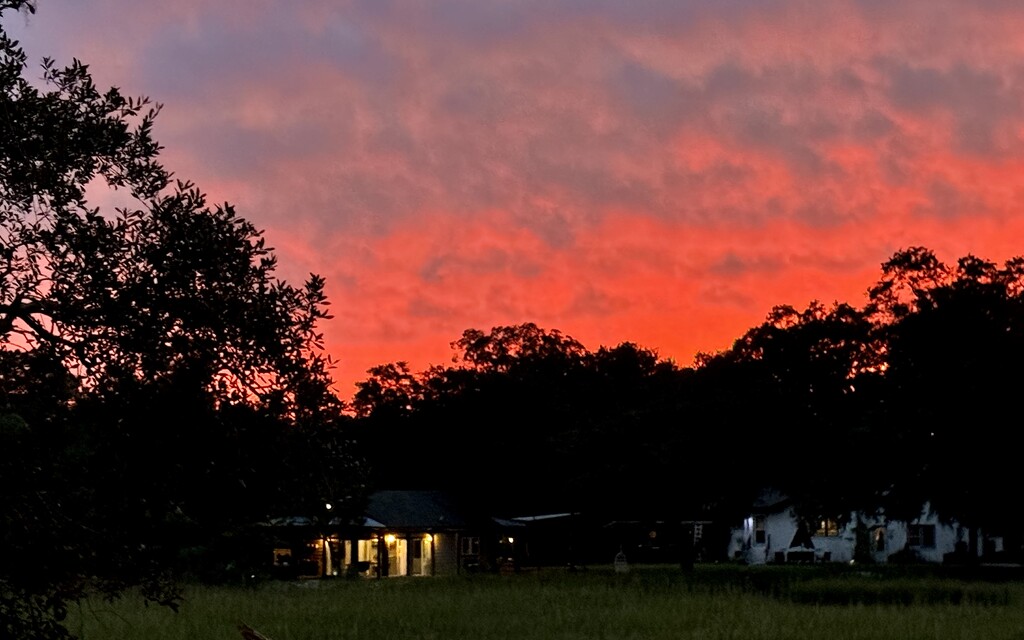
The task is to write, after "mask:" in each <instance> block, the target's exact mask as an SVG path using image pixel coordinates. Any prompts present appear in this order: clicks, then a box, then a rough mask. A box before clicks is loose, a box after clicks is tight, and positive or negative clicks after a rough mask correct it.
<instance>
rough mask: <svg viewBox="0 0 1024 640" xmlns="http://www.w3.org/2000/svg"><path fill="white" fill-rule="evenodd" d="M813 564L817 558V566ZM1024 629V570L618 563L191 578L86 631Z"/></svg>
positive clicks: (593, 634) (99, 636) (276, 635)
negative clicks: (440, 573)
mask: <svg viewBox="0 0 1024 640" xmlns="http://www.w3.org/2000/svg"><path fill="white" fill-rule="evenodd" d="M812 569H813V568H812ZM240 621H244V622H246V623H248V624H250V625H252V626H253V627H254V628H256V629H258V630H259V631H260V632H262V633H264V634H265V635H267V636H269V637H270V638H272V639H273V640H326V639H328V638H331V639H333V638H339V639H343V638H353V639H366V640H398V639H403V640H404V639H410V638H423V639H437V640H440V639H446V640H447V639H463V638H464V639H473V640H492V639H497V638H515V639H523V640H532V639H541V638H543V639H565V640H583V639H588V640H589V639H598V638H607V639H612V638H645V639H660V638H673V639H698V638H700V639H719V638H722V639H724V638H743V639H744V640H758V639H767V638H773V639H774V638H810V637H816V636H820V637H827V638H829V640H848V639H869V638H871V639H874V638H900V639H914V638H929V639H939V640H941V639H944V638H985V639H994V640H1000V639H1004V638H1005V639H1007V640H1009V639H1019V638H1024V583H1021V582H1019V581H1014V580H1002V581H998V582H994V581H983V580H974V579H972V580H965V579H957V578H954V577H948V576H940V575H928V576H925V575H920V576H918V575H885V574H881V573H874V572H872V573H867V572H852V571H851V572H845V573H828V574H823V572H821V571H814V570H810V571H804V570H802V569H800V568H784V569H781V570H774V569H772V570H765V571H761V570H757V569H755V568H740V567H700V568H698V569H697V570H696V571H694V572H693V573H691V574H683V573H681V572H679V571H678V569H674V568H671V567H667V568H666V567H636V568H634V569H633V570H632V571H631V572H630V573H628V574H624V575H623V574H615V573H614V572H612V571H611V568H610V567H609V568H607V569H604V568H599V569H590V570H588V571H583V572H577V573H567V572H564V571H562V570H556V569H551V570H542V571H539V572H532V573H527V574H522V575H515V576H495V575H472V576H459V577H453V578H409V579H403V578H397V579H388V580H380V581H377V580H356V581H348V580H338V581H323V582H316V581H312V582H300V583H267V584H263V585H261V586H259V587H256V588H241V587H239V588H234V587H208V586H194V587H190V588H188V589H187V590H186V601H185V603H184V604H183V606H182V607H181V610H180V612H179V613H177V614H175V613H174V612H172V611H169V610H167V609H164V608H161V607H155V606H150V607H146V606H144V605H143V604H142V602H141V600H140V599H138V598H125V599H124V600H122V601H118V602H115V603H109V604H108V603H101V602H85V603H83V604H82V606H81V607H80V608H79V609H78V610H74V611H72V616H71V619H70V623H71V624H70V628H71V629H72V631H74V632H76V633H78V634H79V635H80V637H82V638H83V639H84V640H106V639H114V638H117V639H124V640H135V639H138V640H142V639H146V640H172V639H173V640H179V639H181V640H184V639H188V640H200V639H206V638H210V639H214V640H217V639H223V640H229V639H230V640H239V638H240V637H241V636H240V635H239V633H238V631H237V628H236V625H237V623H238V622H240Z"/></svg>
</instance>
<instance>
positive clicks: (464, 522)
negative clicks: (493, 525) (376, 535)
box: [366, 490, 475, 530]
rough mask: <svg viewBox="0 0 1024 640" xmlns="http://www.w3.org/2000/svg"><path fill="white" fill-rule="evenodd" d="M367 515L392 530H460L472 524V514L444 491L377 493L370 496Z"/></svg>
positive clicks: (391, 491) (384, 491)
mask: <svg viewBox="0 0 1024 640" xmlns="http://www.w3.org/2000/svg"><path fill="white" fill-rule="evenodd" d="M366 515H367V517H368V518H370V519H373V520H376V521H377V522H378V523H380V524H381V525H382V526H384V527H387V528H393V529H422V530H430V529H460V528H464V527H469V526H471V525H473V524H474V523H475V519H474V518H473V516H472V514H471V513H470V512H469V511H468V510H466V509H464V508H463V507H462V506H461V505H459V504H458V503H457V501H456V500H455V498H454V497H453V496H451V495H449V494H447V493H445V492H443V491H428V490H416V491H404V490H383V491H377V492H374V493H372V494H370V497H369V502H368V504H367V507H366Z"/></svg>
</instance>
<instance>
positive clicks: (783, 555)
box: [729, 504, 984, 564]
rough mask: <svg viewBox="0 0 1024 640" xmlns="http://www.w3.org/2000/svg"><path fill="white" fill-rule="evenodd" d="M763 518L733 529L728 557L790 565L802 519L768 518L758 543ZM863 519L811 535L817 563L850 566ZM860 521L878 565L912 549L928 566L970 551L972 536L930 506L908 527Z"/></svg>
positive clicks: (788, 511) (789, 514) (784, 513)
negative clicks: (836, 531) (835, 531)
mask: <svg viewBox="0 0 1024 640" xmlns="http://www.w3.org/2000/svg"><path fill="white" fill-rule="evenodd" d="M758 517H759V516H758V515H753V516H750V517H748V518H746V519H745V520H744V522H743V525H742V526H741V527H738V528H735V529H733V533H732V537H731V540H730V543H729V557H730V558H733V559H737V560H742V561H745V562H747V563H748V564H765V563H771V562H778V561H785V560H787V559H788V556H789V551H790V550H789V549H788V547H789V544H790V542H791V541H792V539H793V536H794V534H795V533H796V531H797V516H796V513H795V512H794V510H793V509H792V508H784V509H783V510H781V511H778V512H774V513H768V514H763V515H762V516H760V517H763V518H764V541H763V542H758V540H757V536H756V519H757V518H758ZM857 518H858V514H851V517H850V518H849V521H848V522H847V524H846V525H844V526H843V527H842V528H841V529H840V531H839V534H838V535H835V536H817V535H814V536H811V543H812V544H813V545H814V561H815V562H851V561H853V559H854V554H855V551H856V547H857V536H856V531H855V528H856V523H857ZM860 522H861V524H863V525H864V526H865V527H866V528H867V532H868V545H869V546H868V549H869V552H870V554H871V557H872V559H873V560H874V561H875V562H878V563H886V562H889V561H890V556H892V555H893V554H895V553H898V552H901V551H903V550H904V549H908V550H909V551H910V552H911V553H912V554H913V556H914V557H915V559H917V560H920V561H924V562H934V563H941V562H943V561H944V560H945V557H946V554H949V553H954V552H955V551H956V550H957V547H958V545H959V546H960V547H961V548H962V550H964V551H966V550H967V547H966V545H967V543H968V540H969V535H968V532H967V530H966V529H965V528H964V527H962V526H960V525H959V524H957V523H955V522H953V523H948V524H947V523H944V522H941V521H940V520H939V517H938V515H936V514H935V513H934V512H932V511H931V509H930V507H929V505H927V504H926V505H925V506H924V508H923V509H922V511H921V515H920V516H919V517H917V518H915V519H913V520H911V521H910V522H909V523H908V522H903V521H895V520H886V519H885V517H884V516H877V517H867V516H863V515H861V516H860ZM983 545H984V538H983V537H982V536H979V540H978V546H979V549H977V550H976V554H975V555H979V554H980V553H981V551H982V549H981V547H982V546H983Z"/></svg>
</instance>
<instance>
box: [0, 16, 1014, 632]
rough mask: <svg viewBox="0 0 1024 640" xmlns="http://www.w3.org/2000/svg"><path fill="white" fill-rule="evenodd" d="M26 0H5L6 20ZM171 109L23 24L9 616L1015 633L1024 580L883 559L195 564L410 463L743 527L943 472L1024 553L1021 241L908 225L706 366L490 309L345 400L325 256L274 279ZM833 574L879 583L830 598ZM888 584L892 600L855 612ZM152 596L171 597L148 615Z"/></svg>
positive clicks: (132, 626)
mask: <svg viewBox="0 0 1024 640" xmlns="http://www.w3.org/2000/svg"><path fill="white" fill-rule="evenodd" d="M31 11H34V3H32V2H27V1H25V0H0V18H2V19H3V20H7V19H8V18H9V17H10V16H11V15H12V14H13V15H17V12H24V13H28V12H31ZM159 110H160V107H159V105H157V104H155V103H153V102H152V101H150V100H149V99H147V98H144V97H143V98H133V97H127V96H125V95H123V94H122V93H121V92H120V90H118V89H116V88H111V89H99V88H97V87H96V86H95V85H94V83H93V80H92V77H91V75H90V72H89V69H88V67H87V66H86V65H85V64H83V63H81V62H79V61H77V60H76V61H72V63H71V64H69V65H67V66H63V65H61V64H57V63H56V62H54V61H50V60H43V61H41V66H35V64H34V63H33V64H32V65H30V64H29V61H28V60H27V59H26V56H25V54H24V52H23V51H22V50H21V48H20V46H19V45H18V43H16V42H14V41H12V40H11V39H10V38H9V37H8V35H7V33H6V31H4V30H2V29H0V509H2V510H0V552H2V553H3V561H2V562H0V637H3V638H8V637H10V638H19V639H28V638H46V639H52V638H63V637H68V636H69V635H70V634H73V633H78V634H79V635H84V636H85V637H133V636H132V634H136V635H135V636H134V637H147V638H160V637H183V636H185V635H188V636H189V637H233V633H234V631H233V630H232V629H231V628H229V627H226V626H225V624H227V623H225V620H224V618H225V616H228V615H230V616H232V617H233V616H236V615H237V616H242V617H245V618H247V619H251V620H252V621H253V623H254V624H255V623H259V624H261V625H265V626H266V628H267V630H268V631H269V632H270V633H271V635H272V636H273V637H274V638H276V639H277V640H280V639H281V638H312V637H325V636H329V637H360V638H390V637H409V636H413V637H438V638H448V637H476V638H489V637H499V636H500V637H522V638H530V637H546V638H559V637H562V638H569V637H579V638H584V637H586V638H592V637H600V636H602V635H604V636H607V637H634V636H640V637H751V638H757V637H783V636H785V635H786V633H787V632H791V631H793V630H794V629H799V630H800V635H801V636H809V635H811V634H812V633H814V634H817V633H821V634H823V635H824V634H826V633H827V635H828V636H829V637H831V638H845V637H903V638H913V637H954V636H956V637H961V636H964V635H972V636H975V637H987V638H999V637H1019V635H1017V636H1014V635H1013V633H1018V634H1019V632H1020V631H1021V624H1020V617H1021V615H1022V614H1021V613H1020V611H1021V610H1022V608H1021V607H1020V606H1003V605H1004V604H1009V605H1012V604H1013V603H1017V604H1018V605H1019V604H1020V588H1019V586H1018V585H1017V584H1016V583H1006V584H998V585H995V584H993V583H989V582H971V581H967V582H963V583H962V584H960V582H955V583H954V582H948V581H942V580H939V581H937V582H936V581H935V579H934V578H933V579H932V580H930V581H929V582H928V583H927V585H930V586H924V587H922V586H918V585H919V583H916V582H915V583H908V586H906V587H904V586H900V583H898V582H896V583H892V582H887V583H885V584H886V585H887V586H884V587H878V588H877V589H876V588H875V587H873V586H871V585H874V584H876V583H875V582H872V580H874V579H875V578H874V577H873V575H874V574H869V575H866V576H860V575H859V574H856V575H850V576H841V577H836V578H833V577H828V578H824V577H820V574H814V575H815V577H814V578H813V579H808V580H803V579H801V580H795V581H788V579H787V580H783V581H779V580H776V579H775V578H772V579H770V580H769V581H768V584H769V586H768V587H764V585H763V584H762V583H761V582H760V581H761V580H762V578H761V577H760V576H761V575H762V574H759V573H755V570H754V569H749V570H748V572H747V573H744V574H743V575H745V576H747V577H746V578H742V579H739V578H737V580H739V581H736V580H733V579H732V578H729V579H728V580H724V581H723V582H722V584H721V588H713V587H714V585H715V578H714V574H713V573H711V572H713V571H715V569H713V568H711V567H708V568H707V569H706V570H705V568H703V567H702V568H700V571H699V572H698V573H697V574H696V575H701V576H705V577H706V578H707V580H708V581H707V582H699V583H694V582H692V581H691V580H693V578H691V577H686V576H684V575H683V574H682V573H681V572H679V571H675V572H674V573H666V572H654V573H651V574H641V573H640V572H633V573H630V574H628V575H604V574H603V573H602V572H600V571H596V570H594V571H590V572H583V573H579V574H573V575H565V576H562V575H561V574H559V573H555V574H552V573H551V572H552V571H555V570H547V569H541V570H540V571H536V572H533V573H530V574H528V575H520V576H512V577H511V579H509V580H502V579H500V578H499V577H498V576H485V575H480V576H474V577H473V578H472V579H462V578H460V579H456V580H438V581H437V582H434V581H404V580H396V581H382V582H379V583H377V582H373V583H366V582H345V581H339V582H335V583H330V582H323V583H321V582H309V583H305V586H304V587H302V588H300V587H299V586H297V585H293V584H278V585H265V586H262V587H259V588H257V589H256V590H252V591H245V590H238V589H233V588H226V587H225V588H214V587H189V589H188V590H187V591H185V592H183V591H182V590H181V589H182V585H184V584H185V583H183V582H181V581H180V580H179V578H180V575H181V573H182V572H185V571H187V572H190V573H191V575H200V576H204V577H206V578H207V579H208V581H209V582H216V581H220V582H225V583H226V582H231V581H237V579H238V578H239V577H240V575H242V571H241V569H240V568H241V567H242V566H243V565H241V564H239V562H238V558H232V557H231V553H232V551H237V550H238V548H239V547H240V546H241V545H239V544H237V540H238V539H239V532H241V531H245V530H248V529H249V528H250V527H252V526H253V523H255V522H262V521H265V520H267V519H268V518H269V517H271V516H275V515H287V516H293V517H298V516H301V517H304V518H307V519H308V521H309V522H312V523H313V524H314V526H318V525H319V524H322V523H326V522H327V521H328V520H332V521H341V522H343V523H344V522H346V521H349V520H352V519H354V518H355V517H356V516H357V515H359V514H361V513H362V511H361V508H362V505H363V502H364V500H365V496H366V494H367V491H368V490H369V489H371V488H377V487H384V486H386V485H390V486H395V487H397V486H402V487H405V488H417V487H427V486H429V487H430V488H442V489H453V490H459V491H460V493H463V494H464V496H465V497H467V498H469V499H471V500H474V501H475V502H477V503H478V504H480V505H485V506H486V508H487V510H488V511H490V512H491V513H492V514H494V515H502V514H504V515H511V516H515V515H529V514H531V513H533V514H536V513H545V512H550V511H568V512H573V513H577V512H578V513H584V514H587V517H591V518H594V519H595V520H598V521H599V520H602V519H605V518H615V519H619V520H629V519H633V518H641V519H643V518H657V519H660V520H666V521H674V522H679V521H681V520H685V519H687V518H691V519H692V518H696V519H700V520H705V519H708V520H711V521H714V522H716V523H719V524H724V525H727V524H729V523H732V522H735V519H736V518H737V516H738V515H739V514H742V513H744V512H745V511H746V510H747V509H748V508H749V506H750V504H751V501H752V499H753V497H754V496H755V495H756V493H757V491H758V490H760V489H761V488H762V487H763V486H764V485H772V486H774V487H776V488H778V489H780V490H781V491H784V492H786V493H787V494H788V495H790V496H792V498H793V500H794V501H795V503H796V504H799V505H801V506H802V507H804V508H805V509H806V510H807V511H809V512H814V513H816V514H821V515H822V516H826V515H827V516H835V517H836V518H837V519H842V518H843V517H844V516H845V515H847V514H849V513H850V511H851V510H853V509H858V510H864V511H873V510H877V509H885V511H886V513H887V514H889V515H890V516H892V517H894V518H900V517H904V518H905V517H908V516H909V517H913V516H916V515H917V513H918V511H919V509H920V507H921V505H922V503H923V502H924V501H925V500H928V501H930V502H931V504H932V506H933V507H934V508H935V509H936V510H937V511H938V512H939V513H940V514H942V515H943V517H946V518H955V519H957V520H958V521H959V522H960V523H962V524H964V525H966V526H968V527H970V528H971V530H972V531H975V530H978V529H984V530H986V531H987V532H989V533H995V534H1001V535H1003V537H1004V540H1005V545H1004V549H1005V551H1004V553H1005V554H1006V556H1007V558H1005V559H1008V560H1014V559H1019V554H1020V550H1021V538H1020V532H1019V527H1018V526H1017V525H1018V524H1019V523H1018V522H1017V520H1018V519H1019V516H1018V515H1017V512H1016V510H1015V507H1014V505H1015V501H1016V499H1017V497H1018V496H1019V495H1020V489H1021V482H1022V480H1021V475H1020V473H1019V469H1018V464H1017V460H1018V458H1019V448H1018V447H1017V445H1016V442H1017V440H1016V439H1015V438H1014V437H1013V430H1014V429H1015V428H1016V426H1015V423H1014V422H1013V421H1012V418H1011V419H1009V420H1008V419H1007V416H1014V415H1016V414H1017V413H1018V407H1017V399H1018V398H1019V391H1020V388H1021V383H1022V381H1024V380H1022V375H1021V369H1020V363H1021V362H1024V258H1014V259H1011V260H1009V261H1007V262H1005V263H1003V264H996V263H993V262H990V261H988V260H985V259H982V258H978V257H975V256H965V257H963V258H961V259H959V260H958V261H957V262H956V264H950V265H947V264H944V263H942V262H941V261H939V260H938V259H937V258H936V256H935V255H934V254H933V253H932V252H931V251H930V250H928V249H927V248H924V247H911V248H908V249H905V250H901V251H899V252H897V253H896V254H895V255H893V256H892V257H891V258H890V259H889V260H887V261H886V262H885V263H884V264H883V265H882V269H881V274H880V277H879V280H878V282H876V283H875V284H874V285H873V286H871V287H870V288H869V295H868V298H867V302H865V303H864V304H863V305H852V304H847V303H841V302H835V303H831V304H823V303H819V302H812V303H810V304H809V305H808V306H806V307H805V308H803V309H801V308H796V307H790V306H779V307H777V308H775V309H773V310H771V312H770V313H769V315H768V317H767V319H766V321H765V322H764V323H763V324H761V325H759V326H757V327H754V328H752V329H751V330H750V331H748V332H747V333H746V334H745V335H743V336H742V337H740V338H739V339H738V340H737V341H736V343H735V344H734V346H733V347H732V348H731V349H728V350H727V351H725V352H723V353H717V354H702V355H700V356H699V357H698V359H697V362H696V364H695V366H693V367H682V366H680V365H678V364H677V363H675V362H671V361H666V360H664V359H662V358H660V357H659V356H658V354H657V352H656V351H653V350H650V349H648V348H645V347H642V346H639V345H636V344H633V343H630V342H625V343H622V344H620V345H617V346H613V347H605V346H602V347H599V348H598V349H597V350H596V351H591V350H589V349H587V348H585V347H584V346H583V345H582V344H580V343H578V342H577V341H576V340H574V339H573V338H571V337H570V336H567V335H564V334H562V333H561V332H559V331H557V330H548V329H543V328H540V327H537V326H536V325H533V324H521V325H515V326H503V327H495V328H493V329H491V330H489V331H483V330H478V329H469V330H467V331H466V332H465V333H464V334H463V335H462V337H461V338H459V339H457V340H456V341H455V342H454V343H453V344H452V346H453V350H454V354H455V359H454V362H453V363H452V365H451V366H438V367H434V368H431V369H429V370H427V371H422V372H413V371H410V370H409V368H408V367H407V366H406V365H405V364H403V363H401V362H397V363H391V364H384V365H381V366H380V367H376V368H374V369H373V370H371V371H370V372H369V377H368V378H367V380H365V381H364V382H363V384H361V385H360V390H359V392H358V394H357V395H356V397H355V398H354V399H353V401H352V403H351V404H349V405H347V406H346V404H345V403H344V402H342V400H341V399H339V398H337V397H336V395H335V394H334V392H333V390H332V381H331V378H330V362H329V360H328V359H327V358H326V356H325V355H324V354H323V352H322V336H321V334H320V333H319V323H320V322H321V321H322V320H323V319H325V318H328V317H329V316H328V311H327V309H328V303H327V299H326V296H325V294H324V281H323V279H322V278H320V277H318V276H316V275H311V276H310V278H309V279H308V281H306V282H305V283H303V284H301V285H293V284H290V283H287V282H283V281H281V280H280V279H278V278H277V277H276V275H275V268H276V258H275V256H274V254H273V251H272V250H271V249H270V248H269V247H268V246H267V245H266V241H265V239H264V238H263V236H262V233H261V232H260V231H259V230H258V229H257V228H256V227H255V226H253V225H252V224H251V223H250V222H248V221H247V220H245V219H244V218H242V217H240V216H239V215H238V214H237V213H236V212H235V210H234V209H233V208H232V207H231V206H230V205H229V204H223V205H215V206H214V205H209V204H208V203H207V202H206V199H205V196H204V195H203V193H202V192H201V191H200V190H199V189H198V188H196V187H195V186H194V185H192V184H191V183H189V182H187V181H179V180H176V179H173V178H172V173H171V172H170V171H168V170H167V169H165V168H164V167H163V166H162V165H161V164H160V162H159V154H160V150H161V147H160V145H159V144H158V143H157V141H156V140H155V139H154V137H153V127H154V123H155V121H156V118H157V115H158V112H159ZM104 187H107V188H109V189H113V190H117V191H118V192H119V194H120V195H121V196H123V197H119V200H126V201H130V202H131V203H132V204H131V205H129V206H126V207H124V208H121V209H117V210H113V211H99V210H98V209H96V208H95V207H94V206H92V205H91V204H90V203H89V201H88V199H87V191H88V192H89V193H93V192H94V190H97V189H102V188H104ZM685 323H686V319H685V318H680V330H685ZM328 504H330V507H329V508H328V507H327V505H328ZM698 516H699V517H698ZM723 530H726V531H727V528H723ZM713 548H716V549H717V548H720V549H722V550H723V551H724V549H725V545H724V541H723V543H722V544H721V545H713ZM764 575H768V574H764ZM793 575H796V574H793ZM556 576H557V577H556ZM819 579H820V580H827V581H828V582H825V583H816V582H814V580H819ZM833 579H835V580H838V581H839V582H837V583H833V582H832V581H833ZM950 579H954V578H950ZM955 579H956V580H958V581H959V580H961V579H962V577H958V578H955ZM744 580H746V582H744ZM834 584H838V586H833V585H834ZM894 584H895V585H896V586H895V587H893V586H892V585H894ZM958 585H959V586H958ZM127 595H131V596H133V597H132V598H124V596H127ZM136 595H138V596H139V597H138V598H135V597H134V596H136ZM107 599H112V600H113V602H114V604H113V605H110V606H113V609H109V608H108V605H107V604H104V603H105V602H106V600H107ZM831 600H835V601H837V602H843V603H847V602H848V603H850V604H852V606H851V607H843V608H808V607H807V606H805V605H804V604H802V603H804V602H808V601H810V602H813V603H815V604H829V603H830V601H831ZM872 602H875V603H884V604H885V605H886V606H885V607H883V608H878V609H872V610H871V611H870V612H868V611H866V610H865V609H863V608H858V607H861V606H862V605H863V604H867V603H872ZM152 603H155V604H160V605H165V607H162V608H161V607H153V608H148V609H146V611H147V612H148V613H149V614H150V616H151V618H147V619H145V620H144V619H143V618H142V617H139V616H138V615H137V614H136V612H134V609H133V607H136V606H143V605H144V604H152ZM895 603H899V605H900V606H899V607H891V606H890V604H895ZM178 608H180V609H181V611H182V613H181V615H180V616H174V615H173V610H175V609H178ZM101 612H111V613H109V615H107V613H101ZM121 622H127V626H126V627H121V628H120V631H118V632H116V633H115V632H111V631H109V630H108V631H102V630H99V627H97V626H96V625H106V624H119V623H121ZM150 625H153V626H150ZM140 629H142V630H145V632H144V633H143V634H142V635H139V633H140V632H139V630H140ZM858 630H859V631H858ZM1007 630H1013V631H1007ZM975 631H977V633H975ZM844 633H846V634H848V635H842V634H844ZM166 634H172V635H166ZM173 634H177V635H173Z"/></svg>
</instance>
